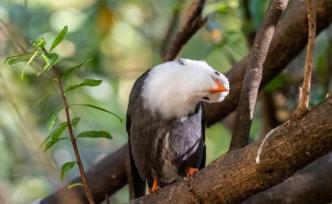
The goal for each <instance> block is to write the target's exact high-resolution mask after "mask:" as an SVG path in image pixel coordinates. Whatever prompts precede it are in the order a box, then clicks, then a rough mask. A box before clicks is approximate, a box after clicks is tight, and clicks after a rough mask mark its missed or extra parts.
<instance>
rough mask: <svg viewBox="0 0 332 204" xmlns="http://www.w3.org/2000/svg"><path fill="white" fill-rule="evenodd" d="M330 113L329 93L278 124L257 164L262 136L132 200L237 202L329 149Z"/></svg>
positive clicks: (331, 139)
mask: <svg viewBox="0 0 332 204" xmlns="http://www.w3.org/2000/svg"><path fill="white" fill-rule="evenodd" d="M331 114H332V97H329V98H328V99H327V100H326V101H325V102H324V103H322V104H320V105H318V106H317V107H316V108H314V109H313V110H311V111H310V112H308V113H307V114H306V115H305V116H303V117H302V118H299V119H298V120H296V121H291V122H286V123H284V124H283V125H281V126H280V127H279V128H278V130H276V131H275V132H274V133H273V134H272V135H271V136H270V139H269V140H267V141H266V143H265V146H264V149H263V152H262V157H261V162H260V163H259V164H257V163H256V162H255V158H256V156H257V150H258V146H259V144H260V143H261V142H262V140H259V141H257V142H254V143H252V144H249V145H247V146H246V147H244V148H241V149H237V150H233V151H231V152H229V153H227V154H225V155H224V156H222V157H221V158H219V159H217V160H216V161H214V162H212V163H211V164H210V165H208V166H207V167H206V168H204V169H203V170H202V171H201V172H199V173H198V174H197V176H196V177H195V178H194V179H191V180H182V181H180V182H177V183H175V184H173V185H170V186H167V187H165V188H164V189H162V190H161V191H160V192H158V193H155V194H150V195H147V196H145V197H143V198H139V199H137V200H135V201H133V203H154V204H157V203H170V202H172V203H177V204H181V203H183V204H184V203H185V204H188V203H218V204H222V203H225V204H226V203H239V202H241V201H243V200H244V199H246V198H248V197H250V196H252V195H254V194H255V193H258V192H260V191H262V190H265V189H267V188H269V187H271V186H273V185H276V184H278V183H280V182H282V181H283V180H284V179H286V178H287V177H289V176H290V175H292V174H293V173H294V172H295V171H296V170H297V169H299V168H301V167H303V166H305V165H307V164H309V163H310V162H312V161H313V160H315V159H316V158H318V157H320V156H322V155H324V154H326V153H327V152H329V151H331V149H332V117H331ZM313 121H315V122H314V123H313Z"/></svg>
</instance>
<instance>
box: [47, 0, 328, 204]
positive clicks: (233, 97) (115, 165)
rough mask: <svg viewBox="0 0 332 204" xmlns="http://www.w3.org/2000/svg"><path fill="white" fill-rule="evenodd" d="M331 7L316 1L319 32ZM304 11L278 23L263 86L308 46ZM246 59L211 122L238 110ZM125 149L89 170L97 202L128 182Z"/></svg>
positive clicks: (213, 107)
mask: <svg viewBox="0 0 332 204" xmlns="http://www.w3.org/2000/svg"><path fill="white" fill-rule="evenodd" d="M331 10H332V1H330V0H319V1H316V11H317V31H321V30H323V29H324V28H326V27H327V26H328V25H329V24H330V22H331V21H332V12H331ZM305 14H306V10H305V6H304V4H303V2H301V1H295V2H293V4H292V6H291V7H290V8H288V9H287V11H286V13H285V15H284V16H283V18H282V19H281V21H280V22H279V23H278V26H277V30H276V33H275V35H274V38H273V39H272V43H271V46H270V49H269V52H268V56H267V58H266V60H265V63H264V71H263V81H262V83H261V87H262V86H264V85H265V84H266V83H268V82H269V81H270V80H271V79H272V78H273V77H275V76H276V75H277V74H278V73H279V72H281V71H282V70H283V69H284V68H285V66H286V65H287V64H288V63H289V62H290V61H291V60H292V59H293V58H294V57H295V56H296V55H297V54H298V53H300V52H301V51H302V49H303V48H304V47H305V45H306V39H307V38H306V36H305V35H303V33H306V32H307V19H306V15H305ZM247 62H248V58H247V57H246V58H244V59H243V60H242V61H241V62H239V63H238V64H236V65H235V66H234V67H233V68H232V69H231V71H230V72H228V73H227V77H228V78H229V79H230V83H231V91H230V94H229V95H228V96H227V97H226V99H225V101H223V102H222V103H218V104H208V105H206V104H205V105H206V106H205V107H206V116H207V123H208V125H212V124H214V123H216V122H217V121H220V120H221V119H222V118H224V117H225V116H227V115H228V114H229V113H231V112H232V111H233V110H234V109H235V107H236V105H237V103H238V98H239V92H240V89H241V82H242V79H243V76H244V71H245V67H246V64H247ZM126 148H127V145H125V146H123V147H121V148H120V150H118V151H117V152H116V153H113V154H111V155H109V156H108V157H106V158H105V159H104V160H102V161H100V162H98V163H97V164H96V165H95V166H94V167H92V168H91V170H89V171H88V173H87V177H88V180H89V184H90V186H91V189H92V193H93V195H94V199H95V201H96V202H97V203H98V202H100V201H101V200H103V198H102V197H103V195H105V194H111V193H112V192H115V191H116V190H118V189H120V188H121V187H122V186H124V185H125V184H126V182H127V178H126V171H125V170H124V168H125V165H126V164H125V163H126V161H125V158H126V154H127V153H126V151H128V150H127V149H126ZM95 169H99V171H95ZM111 172H113V173H114V174H115V175H116V177H115V178H112V176H111V175H112V174H111ZM98 185H99V186H98ZM77 191H78V192H80V193H82V192H81V191H80V190H79V189H77ZM60 192H62V193H64V194H66V193H70V192H72V190H67V189H66V188H62V189H60V190H59V191H57V192H56V193H54V194H52V195H50V196H49V197H47V198H45V199H44V200H43V201H45V202H43V203H47V204H55V203H60V202H57V201H56V197H57V196H58V195H61V194H59V193H60Z"/></svg>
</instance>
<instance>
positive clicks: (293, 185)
mask: <svg viewBox="0 0 332 204" xmlns="http://www.w3.org/2000/svg"><path fill="white" fill-rule="evenodd" d="M331 158H332V152H330V153H328V154H326V155H325V156H322V157H320V158H318V159H316V160H315V161H314V162H312V163H310V164H309V165H308V166H306V167H305V168H303V169H301V170H299V171H297V172H296V173H295V175H293V176H291V177H289V178H288V179H286V180H285V181H283V182H282V183H280V184H278V185H276V186H274V187H272V188H270V189H268V190H266V191H262V192H260V193H257V194H255V195H254V196H252V197H250V198H249V199H247V200H245V201H244V202H242V203H241V204H266V203H269V204H284V203H301V204H311V203H329V202H330V201H331V200H332V162H331Z"/></svg>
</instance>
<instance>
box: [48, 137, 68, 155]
mask: <svg viewBox="0 0 332 204" xmlns="http://www.w3.org/2000/svg"><path fill="white" fill-rule="evenodd" d="M61 140H70V139H69V138H68V137H60V138H56V139H52V140H49V141H47V142H46V143H45V145H44V152H47V151H48V150H49V149H50V148H51V147H53V146H54V145H55V144H57V143H58V142H59V141H61Z"/></svg>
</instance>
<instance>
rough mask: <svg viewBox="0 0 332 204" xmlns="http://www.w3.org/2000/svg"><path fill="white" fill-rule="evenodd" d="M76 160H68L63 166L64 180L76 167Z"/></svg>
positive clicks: (62, 174)
mask: <svg viewBox="0 0 332 204" xmlns="http://www.w3.org/2000/svg"><path fill="white" fill-rule="evenodd" d="M75 164H76V161H70V162H66V163H64V164H63V165H62V166H61V172H60V179H61V181H63V179H64V177H65V175H66V174H67V173H68V172H69V171H70V170H71V169H72V168H74V166H75Z"/></svg>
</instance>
